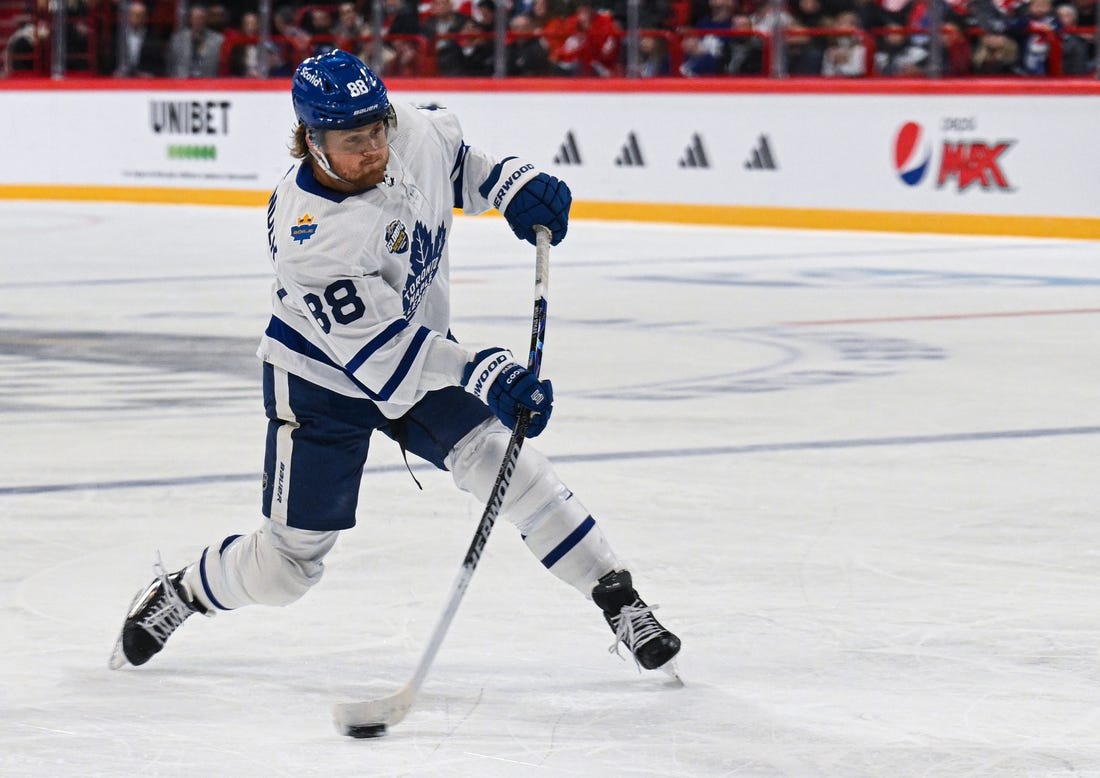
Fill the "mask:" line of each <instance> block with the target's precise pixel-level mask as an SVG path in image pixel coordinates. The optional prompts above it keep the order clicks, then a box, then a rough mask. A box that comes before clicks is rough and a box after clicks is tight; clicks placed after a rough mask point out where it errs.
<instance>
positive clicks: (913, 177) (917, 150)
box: [894, 122, 932, 186]
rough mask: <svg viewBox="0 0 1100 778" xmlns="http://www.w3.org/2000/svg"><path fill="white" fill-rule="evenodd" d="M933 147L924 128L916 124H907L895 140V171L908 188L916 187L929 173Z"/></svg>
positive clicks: (902, 127) (899, 131)
mask: <svg viewBox="0 0 1100 778" xmlns="http://www.w3.org/2000/svg"><path fill="white" fill-rule="evenodd" d="M931 160H932V146H931V145H930V144H929V142H928V138H927V137H926V134H925V132H924V128H923V127H921V126H920V125H919V124H917V123H916V122H906V123H905V124H903V125H902V126H901V129H899V130H898V135H897V137H896V138H895V139H894V170H895V171H897V174H898V177H899V178H900V179H901V180H902V181H903V182H905V184H906V185H908V186H916V185H917V184H919V183H920V182H921V180H922V179H923V178H924V174H925V173H927V172H928V165H929V163H930V162H931Z"/></svg>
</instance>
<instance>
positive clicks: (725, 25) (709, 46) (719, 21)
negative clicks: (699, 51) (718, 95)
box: [692, 0, 734, 71]
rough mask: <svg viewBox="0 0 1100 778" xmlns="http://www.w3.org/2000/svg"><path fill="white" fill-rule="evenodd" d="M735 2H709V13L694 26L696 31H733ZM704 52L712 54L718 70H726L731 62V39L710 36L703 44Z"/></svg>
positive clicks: (718, 0) (730, 0) (724, 0)
mask: <svg viewBox="0 0 1100 778" xmlns="http://www.w3.org/2000/svg"><path fill="white" fill-rule="evenodd" d="M733 19H734V0H707V13H706V14H705V15H704V16H702V17H700V18H699V19H697V20H696V21H695V24H694V25H692V26H693V28H694V29H696V30H717V31H719V32H726V31H729V30H732V29H733ZM700 45H701V47H702V48H703V50H704V51H705V52H706V53H708V54H712V55H713V56H714V58H715V60H716V68H717V70H719V71H722V70H725V69H726V67H727V63H728V62H729V53H730V52H729V49H730V45H731V39H730V38H728V37H726V36H722V35H708V36H706V38H705V39H704V40H703V41H702V42H701V44H700Z"/></svg>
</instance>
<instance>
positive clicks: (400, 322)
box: [344, 319, 409, 373]
mask: <svg viewBox="0 0 1100 778" xmlns="http://www.w3.org/2000/svg"><path fill="white" fill-rule="evenodd" d="M408 326H409V322H408V321H407V320H406V319H397V320H396V321H394V322H393V323H392V324H391V325H390V326H388V327H386V329H384V330H382V333H381V334H380V335H377V336H375V337H374V338H372V339H371V340H370V342H369V343H367V345H365V346H363V348H361V349H359V353H357V354H356V355H355V356H354V357H352V358H351V361H350V362H348V363H347V364H346V365H344V368H345V369H346V370H347V371H348V372H349V373H354V372H355V371H356V370H358V369H359V368H360V367H361V366H362V364H363V363H364V362H366V361H367V360H368V359H370V357H371V355H372V354H374V352H376V351H378V349H380V348H382V347H383V346H385V345H386V344H387V343H389V342H390V341H391V340H393V339H394V338H396V337H397V333H399V332H401V330H403V329H405V328H406V327H408Z"/></svg>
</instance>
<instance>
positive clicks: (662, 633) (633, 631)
mask: <svg viewBox="0 0 1100 778" xmlns="http://www.w3.org/2000/svg"><path fill="white" fill-rule="evenodd" d="M592 601H593V602H594V603H596V604H597V605H599V606H600V608H601V609H602V610H603V615H604V618H605V619H607V623H608V625H609V626H610V627H611V631H612V632H614V633H615V642H614V643H613V644H612V646H611V648H610V650H611V651H614V652H615V653H616V654H618V653H619V643H623V644H625V645H626V647H627V648H628V649H630V653H632V654H633V655H634V660H635V661H636V662H637V663H638V665H639V666H640V667H644V668H645V669H646V670H656V669H657V668H660V669H662V670H665V672H667V673H668V674H669V675H671V676H673V677H674V678H677V679H678V678H679V676H678V675H677V673H676V669H675V665H674V664H672V658H673V657H674V656H676V654H677V653H679V651H680V638H678V637H676V636H675V635H673V634H672V633H671V632H669V631H668V630H667V629H665V628H664V627H663V626H661V623H660V622H659V621H657V619H655V618H654V617H653V610H654V608H656V607H657V606H653V607H650V606H648V605H646V604H645V603H644V602H643V601H642V598H641V597H639V596H638V592H636V591H634V585H633V581H632V580H631V577H630V573H629V572H628V571H626V570H618V571H615V572H613V573H608V574H607V575H605V576H604V577H603V578H601V579H600V580H599V582H597V584H596V586H595V588H593V589H592Z"/></svg>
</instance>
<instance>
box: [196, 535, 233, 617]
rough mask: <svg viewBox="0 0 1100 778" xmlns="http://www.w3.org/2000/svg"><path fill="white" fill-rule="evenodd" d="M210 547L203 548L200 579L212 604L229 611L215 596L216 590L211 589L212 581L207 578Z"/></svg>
mask: <svg viewBox="0 0 1100 778" xmlns="http://www.w3.org/2000/svg"><path fill="white" fill-rule="evenodd" d="M209 550H210V549H208V548H204V549H203V550H202V558H201V559H199V579H200V580H201V581H202V591H203V593H204V594H205V595H206V598H207V599H208V600H210V604H211V605H213V606H214V607H215V608H217V609H218V610H220V611H227V610H229V608H227V607H225V606H224V605H222V604H221V603H220V602H218V598H217V597H215V596H214V592H212V591H210V582H209V581H208V580H207V579H206V552H207V551H209Z"/></svg>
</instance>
